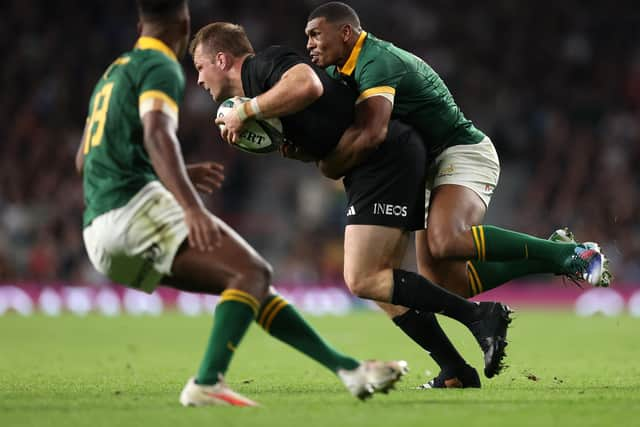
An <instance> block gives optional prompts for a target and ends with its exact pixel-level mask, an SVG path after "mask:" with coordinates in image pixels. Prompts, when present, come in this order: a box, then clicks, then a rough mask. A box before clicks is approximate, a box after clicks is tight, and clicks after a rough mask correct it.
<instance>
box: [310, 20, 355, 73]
mask: <svg viewBox="0 0 640 427" xmlns="http://www.w3.org/2000/svg"><path fill="white" fill-rule="evenodd" d="M342 27H343V26H342V25H337V24H332V23H329V22H327V20H326V19H325V18H314V19H312V20H311V21H309V22H307V27H306V28H305V30H304V32H305V34H306V35H307V50H308V51H309V55H311V62H313V63H314V64H316V65H319V66H320V67H328V66H329V65H343V64H341V62H344V61H345V60H346V57H347V56H346V55H345V41H344V37H343V33H342Z"/></svg>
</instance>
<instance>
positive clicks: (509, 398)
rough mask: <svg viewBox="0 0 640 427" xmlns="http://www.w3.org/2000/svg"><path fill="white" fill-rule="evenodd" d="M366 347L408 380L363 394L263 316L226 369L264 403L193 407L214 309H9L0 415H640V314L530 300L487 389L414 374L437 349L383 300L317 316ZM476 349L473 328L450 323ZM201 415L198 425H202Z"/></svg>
mask: <svg viewBox="0 0 640 427" xmlns="http://www.w3.org/2000/svg"><path fill="white" fill-rule="evenodd" d="M312 323H313V324H314V325H315V326H316V327H317V328H318V329H319V330H320V332H321V333H322V334H324V335H325V336H326V337H327V338H328V339H329V340H330V341H332V342H333V343H334V344H335V345H336V346H337V347H339V348H342V349H344V350H345V351H347V352H350V353H352V354H353V355H354V356H356V357H359V358H372V357H377V358H404V359H406V360H408V361H409V364H410V367H411V372H410V374H409V375H408V376H407V377H406V379H405V380H404V381H403V382H402V383H401V384H400V386H399V389H398V390H397V391H396V392H394V393H392V394H389V395H387V396H384V395H379V396H375V397H374V399H373V400H370V401H368V402H366V403H361V402H358V401H356V400H355V399H353V398H352V397H351V396H350V395H348V394H347V393H346V391H345V390H343V388H342V385H341V383H339V382H338V381H337V380H336V378H335V377H333V376H332V375H331V374H330V373H329V372H327V371H325V370H324V368H322V367H319V366H316V365H315V364H313V363H312V362H310V361H308V360H306V359H305V358H304V357H302V356H301V355H299V354H297V353H295V352H294V351H292V350H290V349H288V348H287V347H285V346H283V345H282V344H280V343H279V342H276V341H274V340H273V339H271V338H270V337H268V336H266V335H265V334H264V333H263V332H262V331H261V330H260V329H258V328H257V327H254V328H252V331H251V333H250V334H249V335H248V336H247V338H246V339H245V341H244V342H243V345H242V346H241V347H240V349H239V350H238V351H237V357H236V358H235V360H234V361H233V364H232V367H231V371H230V373H229V375H228V382H229V383H230V384H231V385H232V387H234V388H235V389H236V390H237V391H239V392H241V393H244V394H246V395H247V396H249V397H251V398H254V399H256V400H257V401H259V402H260V403H261V404H262V405H263V406H262V407H261V408H182V407H180V406H179V405H178V402H177V399H178V394H179V392H180V390H181V388H182V386H183V384H184V382H185V381H186V379H187V378H188V377H189V376H190V375H191V374H193V373H194V372H195V370H196V368H197V364H198V362H199V360H200V356H201V354H202V351H203V345H204V343H205V340H206V337H207V335H208V331H209V328H210V324H211V319H210V318H208V317H204V316H203V317H197V318H188V317H183V316H180V315H177V314H170V315H163V316H161V317H156V318H153V317H119V318H105V317H99V316H89V317H84V318H80V317H73V316H64V317H61V318H47V317H41V316H36V317H30V318H23V317H19V316H17V315H8V316H4V317H0V426H3V427H5V426H6V427H9V426H72V425H89V426H92V427H100V426H109V427H112V426H139V427H144V426H182V425H206V426H246V427H252V426H303V427H314V426H323V427H326V426H331V427H341V426H358V425H360V426H369V427H370V426H390V427H391V426H393V427H395V426H404V425H407V426H448V425H451V426H459V425H462V426H465V427H467V426H474V425H486V426H509V427H514V426H551V425H557V426H574V425H575V426H595V425H603V426H604V425H607V426H610V425H639V424H640V363H639V362H638V356H639V355H640V339H638V337H639V335H638V330H639V329H640V319H633V318H630V317H619V318H612V319H609V318H602V317H597V318H588V319H582V318H578V317H576V316H575V315H573V314H569V313H558V312H523V313H519V315H518V317H517V319H516V321H515V322H514V323H513V328H512V330H511V332H510V333H511V335H510V338H511V345H510V346H509V352H508V353H509V358H508V363H509V364H510V365H511V366H510V368H509V369H508V370H507V371H505V372H504V374H502V375H501V376H499V377H497V378H495V379H493V380H484V381H483V386H484V388H483V389H482V390H453V391H442V390H437V391H434V390H429V391H418V390H415V389H414V388H413V387H414V386H415V385H417V384H419V383H420V382H422V381H424V380H425V371H426V370H431V371H435V366H434V365H433V364H432V362H431V361H430V359H428V358H427V357H425V356H424V354H423V353H421V351H420V350H419V349H418V348H417V347H415V346H414V345H413V344H411V343H410V342H409V341H408V340H407V339H405V338H404V337H403V336H402V335H401V334H400V332H399V331H398V330H397V329H395V327H394V326H393V325H392V324H391V322H389V321H387V320H386V319H385V318H384V316H383V315H382V314H380V313H358V314H354V315H351V316H349V317H344V318H337V317H325V318H312ZM444 324H445V327H446V329H447V330H448V331H449V332H450V334H451V336H452V337H453V338H454V339H455V342H456V343H459V347H460V348H461V350H462V351H463V352H464V354H465V355H466V356H467V358H468V359H469V360H470V361H471V362H472V363H473V364H474V365H475V366H476V367H479V366H480V363H481V355H480V352H479V350H478V349H477V348H476V347H475V345H474V343H473V341H472V338H471V336H470V335H469V334H468V333H467V332H466V331H465V330H463V329H462V328H461V327H459V326H458V325H457V324H453V323H450V322H444ZM196 423H198V424H196Z"/></svg>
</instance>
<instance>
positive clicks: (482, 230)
mask: <svg viewBox="0 0 640 427" xmlns="http://www.w3.org/2000/svg"><path fill="white" fill-rule="evenodd" d="M478 229H479V230H480V243H481V244H482V261H486V260H487V244H486V242H485V240H484V227H483V226H482V225H481V226H479V227H478Z"/></svg>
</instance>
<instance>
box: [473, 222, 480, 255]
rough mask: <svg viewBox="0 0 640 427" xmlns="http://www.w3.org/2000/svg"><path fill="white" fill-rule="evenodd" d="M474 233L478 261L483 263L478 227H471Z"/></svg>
mask: <svg viewBox="0 0 640 427" xmlns="http://www.w3.org/2000/svg"><path fill="white" fill-rule="evenodd" d="M471 232H472V233H473V242H474V243H475V244H476V252H477V253H478V261H482V247H481V246H480V237H478V227H476V226H475V225H474V226H473V227H471Z"/></svg>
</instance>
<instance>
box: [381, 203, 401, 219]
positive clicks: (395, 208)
mask: <svg viewBox="0 0 640 427" xmlns="http://www.w3.org/2000/svg"><path fill="white" fill-rule="evenodd" d="M407 211H408V208H407V206H402V205H392V204H390V203H374V204H373V214H374V215H387V216H403V217H404V216H407Z"/></svg>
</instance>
